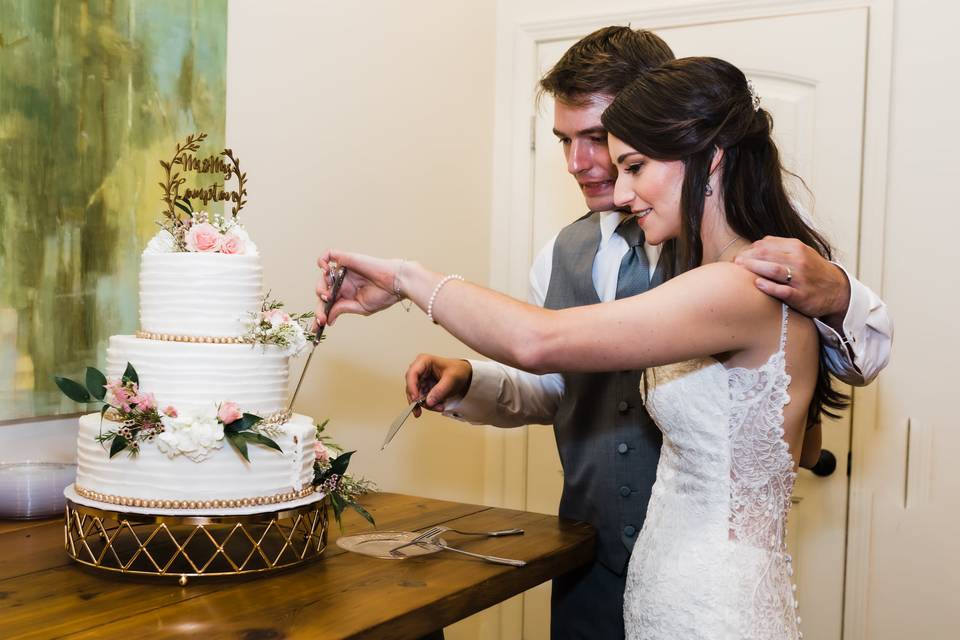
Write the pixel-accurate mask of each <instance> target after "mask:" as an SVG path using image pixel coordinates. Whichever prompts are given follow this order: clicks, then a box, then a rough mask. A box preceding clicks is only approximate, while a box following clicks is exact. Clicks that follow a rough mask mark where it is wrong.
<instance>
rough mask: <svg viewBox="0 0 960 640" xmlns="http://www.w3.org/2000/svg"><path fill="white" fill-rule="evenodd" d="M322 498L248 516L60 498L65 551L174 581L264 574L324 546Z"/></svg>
mask: <svg viewBox="0 0 960 640" xmlns="http://www.w3.org/2000/svg"><path fill="white" fill-rule="evenodd" d="M326 506H327V499H326V498H324V499H323V500H320V501H317V502H313V503H312V504H307V505H303V506H299V507H295V508H287V509H283V508H280V509H278V510H275V511H265V512H263V513H258V514H254V515H231V516H196V515H191V516H160V515H144V514H139V513H124V512H121V511H113V510H108V509H97V508H93V507H90V506H86V505H82V504H77V503H75V502H73V501H71V500H67V512H66V522H65V525H64V532H65V534H66V548H67V555H69V556H70V557H71V558H73V559H74V560H76V561H77V562H79V563H80V564H83V565H86V566H88V567H92V568H94V569H99V570H103V571H110V572H113V573H122V574H127V575H133V576H150V577H158V578H166V579H168V580H171V579H172V580H177V581H178V582H179V583H180V584H181V585H185V584H186V583H187V580H188V579H189V578H199V577H214V576H219V577H223V576H241V575H258V574H265V573H269V572H272V571H278V570H280V569H287V568H290V567H295V566H297V565H300V564H304V563H306V562H309V561H310V560H314V559H316V558H318V557H320V555H321V554H322V553H323V550H324V549H325V548H326V546H327V508H326Z"/></svg>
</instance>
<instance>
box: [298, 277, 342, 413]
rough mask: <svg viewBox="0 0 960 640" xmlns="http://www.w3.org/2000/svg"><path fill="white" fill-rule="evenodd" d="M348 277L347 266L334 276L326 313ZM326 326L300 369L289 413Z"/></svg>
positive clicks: (320, 328) (320, 330)
mask: <svg viewBox="0 0 960 640" xmlns="http://www.w3.org/2000/svg"><path fill="white" fill-rule="evenodd" d="M345 277H347V268H346V267H342V268H340V269H339V270H338V271H337V273H336V275H335V276H333V287H332V288H331V290H330V297H329V298H328V299H327V304H325V305H324V306H323V313H324V315H330V309H332V308H333V303H334V302H336V300H337V295H338V294H339V293H340V285H342V284H343V279H344V278H345ZM325 328H326V325H323V324H322V325H320V326H319V327H317V339H316V340H315V341H314V343H313V346H312V347H310V353H308V354H307V361H306V362H304V363H303V369H301V370H300V379H299V380H297V387H296V388H295V389H294V390H293V395H292V396H290V402H289V404H287V410H286V413H287V414H288V416H289V415H292V414H293V403H294V401H295V400H296V399H297V394H298V393H300V385H302V384H303V378H304V377H305V376H306V375H307V368H308V367H309V366H310V360H312V359H313V352H314V351H315V350H316V349H317V344H319V343H320V338H322V337H323V330H324V329H325Z"/></svg>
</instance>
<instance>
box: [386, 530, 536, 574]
mask: <svg viewBox="0 0 960 640" xmlns="http://www.w3.org/2000/svg"><path fill="white" fill-rule="evenodd" d="M446 531H452V532H453V533H459V534H460V535H464V536H487V537H490V538H500V537H502V536H515V535H520V534H522V533H523V529H503V530H501V531H460V530H459V529H454V528H453V527H446V526H444V525H442V524H438V525H435V526H432V527H430V528H429V529H426V530H425V531H423V533H421V534H420V535H418V536H417V537H416V538H414V539H413V540H411V541H410V542H407V543H404V544H402V545H400V546H399V547H394V548H393V549H391V550H390V555H398V554H397V551H399V550H400V549H403V548H405V547H410V546H413V545H418V544H423V543H424V542H425V541H427V540H430V538H436V537H439V536H440V534H441V533H444V532H446ZM429 544H432V545H436V546H438V547H443V548H445V549H449V550H450V551H459V552H461V553H466V554H467V555H479V554H473V553H470V552H469V551H462V550H460V549H454V548H452V547H447V546H445V545H442V544H440V543H439V542H438V541H437V540H430V541H429ZM400 555H402V554H400ZM481 557H483V558H493V557H495V556H481ZM498 559H499V560H508V558H498ZM514 562H520V561H519V560H511V561H509V562H508V564H512V563H514ZM524 564H526V563H524ZM518 566H523V565H518Z"/></svg>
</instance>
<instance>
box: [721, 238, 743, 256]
mask: <svg viewBox="0 0 960 640" xmlns="http://www.w3.org/2000/svg"><path fill="white" fill-rule="evenodd" d="M737 240H740V236H733V239H732V240H730V242H728V243H727V244H725V245H723V249H720V253H719V254H718V255H717V262H720V261H721V260H722V259H723V254H724V253H726V252H727V249H729V248H730V247H731V246H733V243H734V242H736V241H737Z"/></svg>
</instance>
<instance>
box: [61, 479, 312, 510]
mask: <svg viewBox="0 0 960 640" xmlns="http://www.w3.org/2000/svg"><path fill="white" fill-rule="evenodd" d="M74 488H75V489H76V492H77V494H79V495H80V496H82V497H84V498H87V499H89V500H96V501H97V502H104V503H107V504H116V505H121V506H124V507H142V508H146V509H236V508H239V507H255V506H260V505H267V504H278V503H281V502H290V501H291V500H297V499H299V498H306V497H307V496H309V495H311V494H312V493H314V492H315V491H316V488H315V487H314V486H313V485H309V486H307V487H304V488H303V489H301V490H300V491H288V492H286V493H278V494H276V495H272V496H257V497H255V498H233V499H229V500H145V499H142V498H129V497H125V496H113V495H108V494H105V493H99V492H97V491H90V490H89V489H84V488H83V487H81V486H79V485H77V486H75V487H74Z"/></svg>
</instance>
